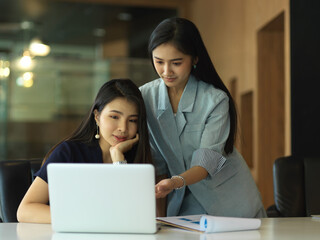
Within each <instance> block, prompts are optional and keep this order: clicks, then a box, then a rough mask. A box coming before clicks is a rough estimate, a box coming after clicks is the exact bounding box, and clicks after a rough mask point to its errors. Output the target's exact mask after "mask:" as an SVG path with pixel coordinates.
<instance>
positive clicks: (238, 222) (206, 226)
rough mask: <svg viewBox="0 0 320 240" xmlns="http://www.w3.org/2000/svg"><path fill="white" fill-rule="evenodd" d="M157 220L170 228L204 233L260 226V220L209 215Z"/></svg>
mask: <svg viewBox="0 0 320 240" xmlns="http://www.w3.org/2000/svg"><path fill="white" fill-rule="evenodd" d="M157 220H158V221H159V222H162V223H165V224H168V225H171V226H175V227H179V228H183V229H187V230H191V231H198V232H206V233H214V232H229V231H243V230H255V229H259V228H260V226H261V220H260V219H257V218H239V217H215V216H210V215H189V216H178V217H159V218H157Z"/></svg>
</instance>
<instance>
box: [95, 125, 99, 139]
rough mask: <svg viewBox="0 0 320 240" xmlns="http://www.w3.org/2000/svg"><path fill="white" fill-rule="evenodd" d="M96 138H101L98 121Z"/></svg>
mask: <svg viewBox="0 0 320 240" xmlns="http://www.w3.org/2000/svg"><path fill="white" fill-rule="evenodd" d="M94 137H95V138H96V139H99V138H100V135H99V125H98V123H97V134H96V135H95V136H94Z"/></svg>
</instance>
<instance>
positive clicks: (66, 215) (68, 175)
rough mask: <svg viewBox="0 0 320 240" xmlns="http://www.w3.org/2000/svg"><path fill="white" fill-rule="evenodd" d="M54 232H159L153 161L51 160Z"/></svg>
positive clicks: (49, 182) (50, 195)
mask: <svg viewBox="0 0 320 240" xmlns="http://www.w3.org/2000/svg"><path fill="white" fill-rule="evenodd" d="M48 184H49V200H50V209H51V222H52V229H53V230H54V231H56V232H101V233H155V232H156V230H157V224H156V207H155V206H156V199H155V170H154V167H153V166H152V165H150V164H125V165H112V164H83V163H52V164H49V165H48Z"/></svg>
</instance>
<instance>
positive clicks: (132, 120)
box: [129, 119, 138, 123]
mask: <svg viewBox="0 0 320 240" xmlns="http://www.w3.org/2000/svg"><path fill="white" fill-rule="evenodd" d="M129 122H132V123H137V122H138V119H130V120H129Z"/></svg>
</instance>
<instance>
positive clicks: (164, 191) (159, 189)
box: [156, 178, 177, 198]
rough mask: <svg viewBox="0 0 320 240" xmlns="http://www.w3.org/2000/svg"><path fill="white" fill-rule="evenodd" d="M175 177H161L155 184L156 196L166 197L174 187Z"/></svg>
mask: <svg viewBox="0 0 320 240" xmlns="http://www.w3.org/2000/svg"><path fill="white" fill-rule="evenodd" d="M176 186H177V185H176V183H175V179H170V178H167V179H163V180H161V181H160V182H159V183H157V184H156V198H164V197H166V196H167V195H168V194H169V193H170V192H171V191H172V190H173V189H175V188H176Z"/></svg>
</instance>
